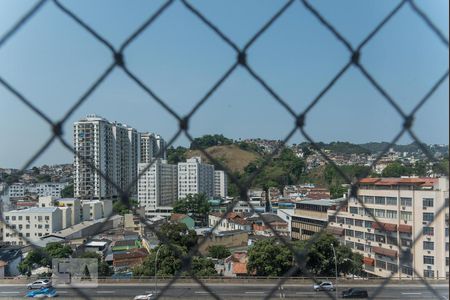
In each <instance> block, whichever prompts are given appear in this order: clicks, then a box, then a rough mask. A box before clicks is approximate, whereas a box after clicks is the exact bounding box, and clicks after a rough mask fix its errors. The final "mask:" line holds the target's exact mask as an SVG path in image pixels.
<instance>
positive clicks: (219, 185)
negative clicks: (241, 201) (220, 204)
mask: <svg viewBox="0 0 450 300" xmlns="http://www.w3.org/2000/svg"><path fill="white" fill-rule="evenodd" d="M227 196H228V177H227V174H226V173H225V172H224V171H222V170H216V171H214V197H217V198H222V199H226V198H227Z"/></svg>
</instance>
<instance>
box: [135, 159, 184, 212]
mask: <svg viewBox="0 0 450 300" xmlns="http://www.w3.org/2000/svg"><path fill="white" fill-rule="evenodd" d="M138 170H139V173H141V172H143V173H142V175H141V177H140V178H139V180H138V201H139V204H140V206H141V207H144V210H145V215H146V216H147V217H154V216H170V213H171V211H172V205H173V204H174V203H175V201H176V200H177V197H178V193H177V189H178V186H177V172H178V168H177V166H176V165H171V164H168V163H167V161H165V160H161V159H156V160H155V161H154V163H153V164H152V165H151V166H149V164H148V163H142V164H139V165H138Z"/></svg>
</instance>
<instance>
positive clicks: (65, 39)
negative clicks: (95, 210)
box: [0, 1, 449, 167]
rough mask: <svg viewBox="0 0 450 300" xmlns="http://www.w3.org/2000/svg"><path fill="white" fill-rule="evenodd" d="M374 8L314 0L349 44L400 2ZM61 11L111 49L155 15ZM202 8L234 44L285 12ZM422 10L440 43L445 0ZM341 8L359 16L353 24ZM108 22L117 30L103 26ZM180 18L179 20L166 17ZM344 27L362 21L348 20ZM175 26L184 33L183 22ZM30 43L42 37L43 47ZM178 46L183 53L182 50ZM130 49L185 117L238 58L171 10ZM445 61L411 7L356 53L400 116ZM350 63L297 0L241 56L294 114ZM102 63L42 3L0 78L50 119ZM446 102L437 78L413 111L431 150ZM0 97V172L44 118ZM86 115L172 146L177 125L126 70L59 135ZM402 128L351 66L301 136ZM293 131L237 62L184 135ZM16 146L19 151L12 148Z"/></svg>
mask: <svg viewBox="0 0 450 300" xmlns="http://www.w3.org/2000/svg"><path fill="white" fill-rule="evenodd" d="M374 3H375V2H373V3H372V2H371V4H370V5H365V4H361V3H360V2H359V1H349V2H344V3H339V4H335V3H332V4H326V2H323V3H322V2H320V1H319V2H318V3H316V4H315V5H316V6H317V7H316V8H317V9H318V10H319V11H320V12H321V13H323V14H324V16H325V17H326V18H327V19H329V20H330V21H331V22H332V23H333V24H335V26H336V27H337V29H338V30H339V31H341V32H342V34H343V35H344V36H345V37H346V38H347V39H348V40H349V42H350V43H351V44H352V45H354V46H356V45H357V44H358V43H359V42H361V40H362V39H363V38H364V37H365V35H366V34H367V33H368V32H369V31H370V30H372V29H373V27H374V26H375V25H376V24H377V23H378V22H379V21H380V20H381V19H382V17H384V16H385V15H386V13H387V12H388V11H390V10H391V9H392V8H393V7H394V6H395V5H396V3H395V1H377V2H376V5H375V4H374ZM28 5H29V4H28V2H26V1H20V2H18V1H2V3H0V12H1V13H3V12H8V13H3V14H1V15H0V16H1V17H0V32H3V31H4V30H6V29H7V28H9V27H10V25H11V24H12V22H13V20H15V18H16V17H17V16H18V15H20V14H21V12H23V11H25V10H26V9H27V8H28ZM67 5H68V7H69V8H71V9H74V10H75V11H76V12H77V13H79V14H80V17H82V18H83V19H85V20H86V22H88V23H90V24H92V26H93V27H94V28H95V29H97V30H98V31H99V32H100V34H102V35H104V36H105V37H106V38H107V39H109V40H111V42H112V43H113V44H114V45H117V44H120V42H121V41H122V40H123V39H124V38H125V37H126V36H127V34H129V33H130V32H132V31H133V30H134V29H135V28H136V27H138V25H139V23H140V21H141V20H143V19H145V18H146V17H147V16H148V15H149V14H150V12H152V11H154V10H155V9H156V7H157V6H158V1H151V2H145V3H144V2H142V3H136V4H133V5H131V6H126V9H125V7H124V6H122V5H126V4H124V3H123V4H120V3H113V4H110V3H108V14H99V15H98V16H95V17H94V15H95V14H96V12H98V11H101V10H102V9H103V8H104V5H106V2H101V1H99V2H96V3H95V4H91V5H90V6H87V5H86V4H85V3H84V2H68V3H67ZM196 5H198V8H199V9H200V10H201V11H202V12H204V13H205V15H207V16H208V17H209V18H210V19H211V20H212V21H214V22H217V23H218V24H217V25H218V26H219V28H221V29H222V30H223V31H224V32H225V34H227V35H228V36H230V38H231V39H232V40H233V41H235V42H236V43H238V44H239V45H242V44H244V43H245V42H246V41H247V40H248V39H249V38H250V37H251V36H252V34H253V33H255V32H256V31H257V30H258V29H259V28H260V26H262V24H264V22H265V21H267V18H268V17H269V16H271V15H272V14H273V12H275V11H276V10H277V9H278V8H279V7H280V5H281V4H280V3H279V2H273V1H248V2H247V1H246V2H244V3H242V4H241V5H240V6H239V7H233V6H229V5H225V4H224V3H220V2H215V3H214V4H212V3H205V2H199V3H196ZM3 6H4V8H3ZM420 6H421V8H422V9H424V11H425V12H426V13H428V14H430V16H431V17H432V19H433V20H434V21H435V23H436V25H437V26H438V28H439V29H440V30H442V31H443V32H444V34H445V35H447V36H448V26H447V20H448V15H446V12H447V11H448V2H447V1H430V2H421V3H420ZM347 11H352V12H353V13H352V16H351V17H348V15H347V14H346V12H347ZM124 12H127V13H124ZM227 14H232V15H234V16H235V17H234V18H231V19H232V20H236V22H231V21H230V20H231V19H228V18H224V15H227ZM112 16H114V18H117V20H120V21H121V22H119V21H117V22H110V20H111V17H112ZM349 18H350V19H349ZM174 19H176V20H179V21H180V23H177V22H175V23H174V22H173V20H174ZM352 22H357V23H358V24H359V26H350V25H349V24H352ZM181 23H182V24H183V26H179V24H181ZM174 24H175V25H174ZM36 36H40V37H41V40H40V41H37V40H36V38H35V37H36ZM43 41H45V42H43ZM154 41H159V42H158V43H154ZM31 45H32V47H31ZM180 48H181V49H183V51H182V52H179V51H178V49H180ZM405 49H407V50H408V51H405ZM50 50H51V51H50ZM423 53H427V55H426V56H424V55H423ZM125 54H126V63H127V65H128V66H129V67H130V69H132V70H133V71H134V72H136V74H137V75H138V76H139V77H141V78H142V80H143V81H144V82H145V83H146V84H148V85H149V86H150V87H151V88H153V89H154V90H155V93H156V94H157V95H158V96H160V97H161V98H162V99H163V100H164V101H165V102H167V104H168V105H169V106H170V107H172V108H173V109H174V111H176V112H177V113H179V114H180V115H184V114H186V113H188V112H189V111H190V109H191V108H192V107H193V106H194V104H195V103H196V102H197V101H199V100H200V99H201V97H203V96H204V95H205V94H206V92H207V91H208V90H209V88H210V87H211V86H212V85H213V84H214V83H215V82H216V80H218V79H219V78H220V76H221V75H222V74H223V72H224V71H225V70H226V69H227V68H228V67H229V65H230V64H231V63H232V61H233V60H234V58H235V57H234V53H233V52H232V50H231V49H230V48H229V47H228V46H227V45H226V44H224V43H223V42H222V41H220V40H219V39H217V37H216V36H215V35H214V34H213V33H212V32H211V31H210V30H209V29H208V28H206V27H205V26H204V25H203V24H201V23H200V22H198V20H196V18H195V17H193V16H192V14H190V13H189V12H187V11H186V9H185V8H184V7H183V6H182V4H180V3H178V2H177V3H175V4H174V5H173V6H172V7H170V9H168V11H167V13H165V14H164V15H162V17H161V18H158V19H157V20H156V22H155V23H154V25H152V26H151V28H149V29H148V30H146V31H145V32H144V33H143V35H142V36H141V37H139V38H138V39H137V40H136V41H135V43H133V44H132V45H131V46H130V48H129V49H127V51H126V53H125ZM447 54H448V53H447V49H446V48H445V47H443V46H442V45H441V44H440V42H439V40H438V39H437V38H436V37H435V36H433V34H432V32H430V30H429V29H428V28H427V27H426V25H425V24H424V23H423V22H422V20H420V19H419V18H418V16H417V15H416V14H415V13H414V12H413V11H412V10H411V9H409V8H405V9H402V10H401V11H400V13H399V14H398V15H397V16H396V18H394V19H393V20H392V21H391V22H389V24H387V25H386V29H383V30H381V31H380V32H379V34H377V36H376V37H375V38H374V40H373V41H371V42H370V43H369V44H368V45H367V46H365V47H364V48H363V51H362V54H361V61H362V63H363V64H364V65H365V66H366V67H367V69H368V70H369V71H370V72H371V74H372V75H373V76H374V77H375V79H376V80H377V81H379V82H380V84H381V85H382V86H383V87H385V89H386V91H387V92H388V93H389V94H390V95H391V96H392V97H393V98H394V99H395V100H396V101H397V102H398V103H399V106H400V107H401V108H402V109H404V110H405V112H406V113H408V112H409V111H410V110H411V109H412V108H413V107H414V105H415V104H416V103H418V102H419V101H420V99H421V98H422V97H423V96H424V94H425V93H426V92H427V91H428V89H429V88H431V86H432V84H433V83H434V82H435V81H436V80H437V79H438V78H439V77H440V76H442V73H443V72H444V71H445V66H446V65H448V55H447ZM348 55H349V54H348V53H347V52H346V50H345V49H344V47H343V46H342V45H341V44H340V43H339V42H338V41H337V40H336V39H335V37H333V36H332V35H331V34H330V33H329V32H327V31H326V30H325V29H324V28H323V26H322V25H321V24H320V23H319V22H318V21H317V20H316V19H315V18H314V17H313V16H312V15H311V14H310V13H309V12H307V11H306V10H305V8H303V7H302V6H301V5H300V3H295V5H293V7H292V9H289V11H288V12H287V13H286V14H285V15H283V17H282V18H280V20H278V21H277V22H276V23H275V24H274V25H273V27H272V28H270V29H269V30H268V31H267V32H266V33H265V34H264V35H263V36H261V38H260V39H258V41H257V42H256V43H255V45H254V46H252V47H251V48H250V49H249V53H248V59H249V63H250V65H251V66H252V67H253V68H254V69H255V71H257V72H258V73H259V74H260V75H261V77H262V78H263V79H264V80H266V81H267V82H268V84H269V85H270V86H271V87H272V88H273V89H274V90H275V91H276V92H277V93H279V94H280V96H281V97H282V98H283V99H284V100H285V101H286V102H287V103H288V104H289V105H291V106H292V107H293V109H294V111H296V112H300V111H302V110H303V109H304V108H305V107H306V106H307V105H308V104H309V103H310V102H311V101H312V100H313V99H314V97H315V96H316V95H317V94H318V93H319V92H320V91H321V89H322V88H323V87H324V86H325V85H326V84H327V83H328V82H329V81H330V80H331V79H332V78H333V76H334V75H335V74H336V73H337V72H338V70H339V69H340V68H341V67H342V66H343V65H344V64H345V62H346V61H347V60H348ZM110 59H111V58H110V54H109V53H108V52H107V51H106V50H105V49H104V48H103V47H102V46H101V45H98V43H97V42H96V41H95V40H93V39H92V38H91V37H89V36H87V35H86V34H85V33H84V32H83V31H82V30H80V28H79V27H78V26H77V25H76V24H74V23H73V22H72V21H71V20H70V19H68V18H66V17H65V16H63V15H61V13H60V12H59V11H58V10H57V9H56V8H55V7H54V5H52V4H51V3H50V4H48V5H45V6H44V7H43V9H42V11H41V13H40V14H39V15H37V16H36V17H35V18H33V19H31V20H30V24H29V25H28V26H25V27H24V28H23V30H21V31H20V34H18V36H17V38H15V39H12V40H11V41H9V42H8V43H7V44H5V45H3V47H2V51H0V66H1V70H2V72H1V73H2V74H1V76H2V77H3V78H5V80H7V81H8V82H10V83H11V85H12V86H14V87H15V88H17V89H18V90H20V91H21V92H22V93H23V94H24V96H26V97H27V98H29V99H30V100H31V101H32V102H35V103H36V105H37V107H38V108H40V109H42V110H44V111H45V112H46V113H47V114H48V115H49V116H50V117H51V118H52V119H55V120H56V119H57V118H60V117H61V116H62V115H63V112H65V111H67V109H68V108H69V107H70V105H71V104H73V103H74V102H75V100H76V99H78V97H80V95H81V94H82V93H83V92H84V91H85V89H87V87H88V86H89V85H90V83H92V81H93V80H94V79H95V78H96V77H97V76H98V75H99V74H100V73H101V72H102V70H103V69H104V68H105V67H106V66H107V64H108V62H109V61H110ZM79 61H84V62H86V63H83V64H80V63H78V62H79ZM68 70H70V72H69V71H68ZM75 82H76V84H74V83H75ZM448 98H449V95H448V81H447V80H445V81H444V83H443V85H442V86H441V87H440V88H439V89H438V90H437V91H436V92H435V93H434V94H433V96H432V98H431V99H430V101H428V102H427V103H426V105H424V106H423V107H422V108H421V110H419V111H418V114H417V116H416V119H415V122H414V127H413V129H414V130H415V132H416V134H417V135H418V136H419V137H420V138H421V139H422V140H423V141H424V142H425V143H429V144H435V143H436V144H448V135H449V132H448V128H449V123H448V119H449V118H448V108H449V107H448ZM0 99H2V101H1V102H0V105H1V108H2V109H0V126H1V127H3V128H10V126H11V124H14V126H13V128H12V129H13V131H9V130H8V131H2V132H0V140H2V144H4V145H6V147H2V148H1V149H0V165H2V166H8V167H20V166H21V165H22V164H23V163H24V162H25V161H26V160H27V159H28V158H29V157H30V156H31V155H32V154H33V153H34V152H35V151H36V150H37V149H38V148H39V147H40V146H41V144H42V141H43V140H45V139H46V138H47V135H48V128H47V124H45V123H44V122H42V121H41V120H39V119H38V118H37V117H36V116H35V115H33V112H32V111H30V110H29V109H28V108H27V107H25V106H24V105H23V104H21V103H20V102H19V101H17V99H16V98H15V96H14V95H12V94H11V93H9V92H8V91H7V90H6V89H3V88H0ZM3 108H6V109H3ZM256 108H257V109H256ZM368 112H370V113H368ZM89 113H98V114H100V115H103V116H105V117H107V118H108V119H110V120H127V121H128V122H129V124H130V125H131V126H132V127H134V128H154V131H156V132H159V133H160V134H161V135H162V136H164V137H165V138H166V140H170V139H171V137H172V136H173V135H174V134H175V132H176V130H177V126H178V122H177V121H176V120H175V119H174V118H173V117H172V116H171V115H169V114H168V113H167V112H166V111H165V110H164V109H163V108H162V107H161V106H160V105H158V104H157V103H156V102H155V101H154V100H153V99H151V98H150V97H149V96H148V95H147V94H145V93H144V92H142V91H141V90H140V88H139V87H137V86H136V85H135V84H134V83H133V82H132V81H131V80H130V79H129V78H127V77H126V75H124V74H123V72H122V71H120V70H115V71H113V73H112V74H111V76H110V77H109V78H108V79H107V80H106V81H105V82H104V83H103V84H102V85H100V87H99V89H98V90H97V91H96V92H95V93H94V94H93V95H92V96H91V97H90V99H89V100H88V101H87V102H85V103H84V104H83V105H82V106H81V107H80V108H79V109H78V111H76V112H75V114H74V115H73V116H72V117H71V118H70V119H69V120H68V121H67V122H66V124H65V127H64V128H63V131H64V133H65V134H64V137H65V139H66V141H70V140H71V133H72V132H71V130H72V129H71V126H70V124H71V123H73V122H74V121H75V120H77V119H79V118H80V116H83V115H86V114H89ZM427 116H433V117H432V118H430V117H427ZM402 122H403V121H402V118H401V117H400V116H399V115H398V114H397V113H396V112H395V111H394V110H393V109H392V107H391V106H390V105H389V104H388V103H387V101H386V100H385V99H383V97H382V96H381V95H380V94H379V93H378V92H377V91H376V90H375V89H374V88H373V86H371V85H370V83H369V82H368V81H367V79H365V78H363V76H361V74H360V73H359V72H358V70H356V69H355V68H354V67H351V68H350V69H349V70H348V72H347V73H346V74H345V75H344V76H343V77H342V79H341V80H340V81H339V82H338V84H336V86H334V87H333V88H332V89H331V90H330V91H329V92H328V93H327V94H326V95H325V97H324V98H323V99H322V100H321V101H320V102H319V103H318V105H317V107H315V108H314V109H313V110H312V111H311V112H310V114H309V115H308V117H307V118H306V127H305V129H306V130H307V132H308V133H309V134H310V135H311V136H312V137H314V139H315V140H317V141H324V142H330V141H333V140H342V141H344V140H345V141H350V142H354V143H363V142H369V141H389V140H391V139H392V138H393V137H394V136H395V134H396V133H397V132H398V131H399V130H400V128H401V126H402ZM381 124H382V125H383V126H381ZM293 125H294V120H293V119H292V118H291V117H290V116H289V115H288V114H287V111H285V110H284V109H283V108H282V107H281V106H279V105H278V103H276V101H275V100H274V99H273V98H272V97H271V96H270V95H268V94H267V93H266V91H264V89H263V88H262V87H261V86H260V85H259V84H258V83H257V82H255V81H254V79H253V78H251V77H249V76H248V74H246V71H245V70H243V69H241V68H238V69H236V71H235V73H234V74H232V76H231V77H230V78H229V79H227V80H226V81H225V82H224V84H223V85H222V86H221V87H220V88H219V89H218V90H217V91H216V93H215V94H214V95H213V96H212V98H211V99H210V100H208V101H207V102H206V104H205V105H204V106H203V107H202V108H201V109H200V110H199V111H198V112H197V113H196V114H195V115H194V117H193V119H192V120H191V122H190V129H189V130H190V134H191V135H192V136H202V135H204V134H212V133H222V134H224V135H225V136H227V137H230V138H234V139H238V138H251V137H261V138H266V139H283V138H284V137H285V136H286V135H287V133H288V132H289V131H290V130H291V129H292V127H293ZM430 128H439V130H430ZM11 133H13V134H11ZM24 136H26V137H27V138H26V139H24V138H23V137H24ZM302 141H304V139H303V138H302V137H301V136H300V134H299V133H296V134H295V135H294V136H293V137H292V139H291V140H290V142H291V143H299V142H302ZM411 141H412V140H411V139H410V138H409V137H408V136H407V135H406V136H404V137H403V138H402V139H400V141H399V142H400V143H402V144H407V143H410V142H411ZM175 145H183V146H186V145H188V141H187V139H186V138H185V137H184V136H181V137H180V138H179V139H178V140H177V141H175ZM16 148H21V149H24V151H15V149H16ZM71 156H72V155H71V153H70V152H69V151H67V149H64V148H63V147H62V146H61V145H60V144H59V143H55V144H54V145H52V146H51V147H50V148H49V149H48V151H47V152H46V153H44V155H43V156H42V157H41V158H40V159H39V160H38V161H37V164H38V165H39V164H53V163H63V162H68V161H70V157H71Z"/></svg>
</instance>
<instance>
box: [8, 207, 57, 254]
mask: <svg viewBox="0 0 450 300" xmlns="http://www.w3.org/2000/svg"><path fill="white" fill-rule="evenodd" d="M3 215H4V219H5V222H6V223H7V224H9V225H10V227H12V228H13V229H15V230H17V231H18V233H17V232H15V231H14V230H12V229H10V228H7V227H5V228H4V230H3V242H4V243H7V244H10V245H26V244H27V242H26V241H25V239H23V237H25V238H27V239H29V240H30V241H37V240H39V239H40V238H41V237H43V236H46V235H48V234H51V233H53V232H56V231H58V230H61V229H62V213H61V210H60V209H58V208H57V207H33V208H28V209H22V210H12V211H8V212H4V214H3Z"/></svg>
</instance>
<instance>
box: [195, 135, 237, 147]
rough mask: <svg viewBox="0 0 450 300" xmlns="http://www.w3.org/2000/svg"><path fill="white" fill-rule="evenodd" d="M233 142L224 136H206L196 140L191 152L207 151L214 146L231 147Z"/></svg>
mask: <svg viewBox="0 0 450 300" xmlns="http://www.w3.org/2000/svg"><path fill="white" fill-rule="evenodd" d="M231 144H233V140H232V139H229V138H226V137H224V136H223V135H222V134H214V135H209V134H207V135H204V136H202V137H198V138H195V139H194V140H193V142H192V143H191V147H190V148H191V150H196V149H206V148H209V147H212V146H220V145H231Z"/></svg>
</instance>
